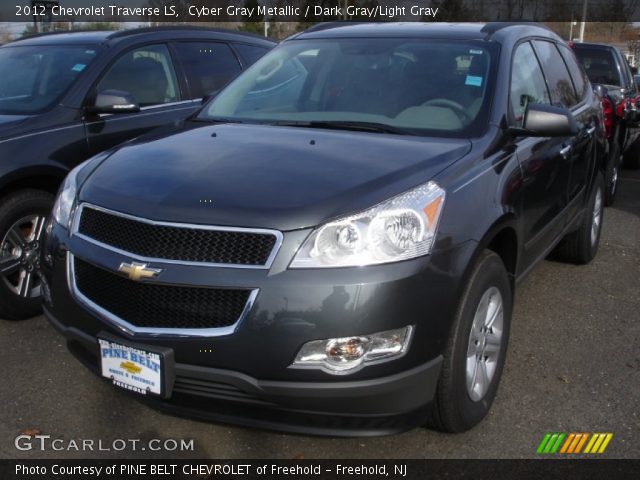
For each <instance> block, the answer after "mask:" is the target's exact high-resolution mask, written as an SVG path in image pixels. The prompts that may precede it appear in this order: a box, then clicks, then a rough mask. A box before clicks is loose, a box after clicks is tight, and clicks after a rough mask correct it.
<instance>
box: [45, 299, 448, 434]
mask: <svg viewBox="0 0 640 480" xmlns="http://www.w3.org/2000/svg"><path fill="white" fill-rule="evenodd" d="M44 312H45V315H46V317H47V319H48V320H49V322H50V323H51V324H52V325H53V326H54V327H55V328H56V329H57V330H58V331H59V332H60V333H61V334H62V335H63V336H64V337H65V338H66V339H67V344H68V347H69V350H70V351H71V353H73V354H74V356H76V358H78V359H79V360H80V361H81V362H82V363H83V364H85V366H87V367H88V368H89V369H91V370H92V371H93V372H94V373H95V374H97V375H99V374H100V367H99V364H98V357H99V349H98V343H97V339H96V337H93V336H91V335H88V334H86V333H84V332H82V331H80V330H78V329H77V328H74V327H67V326H65V325H64V324H63V323H61V322H60V321H59V320H58V319H57V318H55V317H54V316H53V314H52V313H51V312H50V311H49V310H48V309H47V308H46V307H45V308H44ZM441 363H442V357H437V358H435V359H433V360H432V361H430V362H428V363H425V364H423V365H419V366H417V367H414V368H412V369H411V370H408V371H405V372H400V373H397V374H395V375H389V376H387V377H382V378H376V379H371V380H359V381H358V380H355V381H340V382H299V381H298V382H287V381H269V380H267V381H265V380H259V379H256V378H253V377H251V376H249V375H245V374H243V373H240V372H235V371H231V370H223V369H217V368H208V367H202V366H199V365H188V364H183V363H176V364H175V366H174V372H175V380H174V387H173V395H172V397H171V399H170V400H162V399H160V398H156V397H148V398H147V397H141V396H137V398H138V399H144V400H146V401H147V402H148V403H149V404H151V405H152V406H155V407H157V408H160V409H161V410H163V411H167V412H170V413H174V414H178V415H185V416H190V417H196V418H203V419H208V420H219V421H225V422H230V423H235V424H241V425H246V426H252V427H259V428H269V429H276V430H285V431H290V432H296V433H311V434H324V435H343V436H350V435H357V436H366V435H382V434H390V433H396V432H400V431H404V430H406V429H409V428H412V427H415V426H418V425H420V424H422V423H424V421H425V420H426V416H427V415H428V414H429V406H430V402H431V400H432V399H433V396H434V394H435V389H436V384H437V381H438V376H439V373H440V365H441Z"/></svg>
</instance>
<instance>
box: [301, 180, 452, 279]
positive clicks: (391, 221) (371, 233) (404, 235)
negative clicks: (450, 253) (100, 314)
mask: <svg viewBox="0 0 640 480" xmlns="http://www.w3.org/2000/svg"><path fill="white" fill-rule="evenodd" d="M444 198H445V192H444V190H443V189H442V188H440V187H439V186H438V184H437V183H435V182H433V181H431V182H428V183H425V184H424V185H420V186H419V187H416V188H414V189H412V190H409V191H407V192H405V193H403V194H401V195H398V196H396V197H393V198H391V199H389V200H387V201H385V202H382V203H380V204H378V205H376V206H375V207H373V208H370V209H369V210H366V211H364V212H362V213H359V214H356V215H351V216H348V217H345V218H342V219H340V220H336V221H333V222H330V223H327V224H325V225H322V226H320V227H318V228H317V229H316V230H314V231H313V232H312V233H311V235H310V236H309V238H307V240H306V241H305V242H304V244H303V245H302V247H301V248H300V250H299V251H298V253H297V254H296V256H295V258H294V259H293V262H292V263H291V268H328V267H354V266H365V265H376V264H381V263H390V262H397V261H400V260H408V259H411V258H416V257H420V256H423V255H427V254H429V253H431V248H432V246H433V242H434V239H435V235H436V230H437V227H438V221H439V220H440V214H441V212H442V208H443V205H444Z"/></svg>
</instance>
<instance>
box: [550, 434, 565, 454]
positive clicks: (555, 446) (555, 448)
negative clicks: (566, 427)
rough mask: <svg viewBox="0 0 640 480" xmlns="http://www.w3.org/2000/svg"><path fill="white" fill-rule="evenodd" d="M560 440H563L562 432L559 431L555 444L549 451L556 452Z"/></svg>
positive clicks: (560, 442)
mask: <svg viewBox="0 0 640 480" xmlns="http://www.w3.org/2000/svg"><path fill="white" fill-rule="evenodd" d="M562 440H564V433H561V434H560V435H559V436H558V440H557V441H556V444H555V445H554V446H553V448H552V449H551V453H556V452H557V451H558V449H559V448H560V445H561V444H562Z"/></svg>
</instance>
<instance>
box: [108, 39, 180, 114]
mask: <svg viewBox="0 0 640 480" xmlns="http://www.w3.org/2000/svg"><path fill="white" fill-rule="evenodd" d="M104 90H124V91H125V92H128V93H130V94H132V95H133V98H134V99H135V100H136V101H137V102H138V103H139V104H140V106H141V107H146V106H149V105H158V104H162V103H171V102H176V101H178V100H180V91H179V89H178V82H177V81H176V74H175V71H174V69H173V64H172V63H171V56H170V55H169V50H168V49H167V47H166V46H165V45H149V46H146V47H142V48H138V49H136V50H131V51H129V52H127V53H125V54H124V55H122V56H121V57H120V58H119V59H118V60H117V61H116V62H115V63H114V64H113V66H112V67H111V68H110V69H109V70H108V71H107V73H106V74H105V76H104V77H102V80H100V83H98V86H97V92H98V93H99V92H102V91H104Z"/></svg>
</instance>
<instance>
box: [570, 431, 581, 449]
mask: <svg viewBox="0 0 640 480" xmlns="http://www.w3.org/2000/svg"><path fill="white" fill-rule="evenodd" d="M578 441H580V434H579V433H576V436H575V438H574V439H573V442H571V446H570V447H569V451H568V452H567V453H573V449H574V448H576V445H577V444H578Z"/></svg>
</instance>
